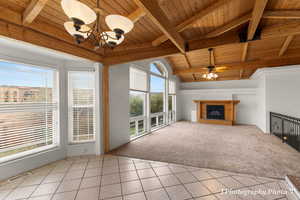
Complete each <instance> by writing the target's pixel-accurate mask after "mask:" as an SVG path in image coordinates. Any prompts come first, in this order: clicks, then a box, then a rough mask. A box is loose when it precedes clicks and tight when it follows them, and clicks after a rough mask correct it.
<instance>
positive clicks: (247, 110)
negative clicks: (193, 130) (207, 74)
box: [178, 82, 257, 124]
mask: <svg viewBox="0 0 300 200" xmlns="http://www.w3.org/2000/svg"><path fill="white" fill-rule="evenodd" d="M211 83H212V84H213V82H211ZM200 87H201V86H200ZM178 97H179V99H180V103H181V116H180V119H181V120H188V121H193V122H195V121H196V120H197V119H196V104H195V103H194V102H193V100H240V101H241V102H240V103H239V104H238V105H237V123H238V124H256V117H255V115H256V111H257V103H256V88H242V89H241V88H240V89H190V90H181V91H180V92H179V95H178Z"/></svg>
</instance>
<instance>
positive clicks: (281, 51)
mask: <svg viewBox="0 0 300 200" xmlns="http://www.w3.org/2000/svg"><path fill="white" fill-rule="evenodd" d="M293 38H294V36H293V35H289V36H287V38H286V39H285V41H284V43H283V45H282V46H281V48H280V51H279V54H278V55H279V56H282V55H283V54H284V53H285V52H286V50H287V49H288V47H289V45H290V43H291V42H292V40H293Z"/></svg>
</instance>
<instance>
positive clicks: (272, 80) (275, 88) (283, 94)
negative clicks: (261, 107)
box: [265, 66, 300, 132]
mask: <svg viewBox="0 0 300 200" xmlns="http://www.w3.org/2000/svg"><path fill="white" fill-rule="evenodd" d="M299 67H300V66H293V67H289V68H278V69H276V70H272V71H266V72H265V73H266V112H267V122H266V123H267V124H269V121H270V119H269V118H270V116H269V113H270V112H277V113H280V114H284V115H288V116H293V117H297V118H300V68H299ZM266 128H267V132H269V131H270V130H269V126H267V127H266Z"/></svg>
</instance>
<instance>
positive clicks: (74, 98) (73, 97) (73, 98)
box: [69, 71, 96, 142]
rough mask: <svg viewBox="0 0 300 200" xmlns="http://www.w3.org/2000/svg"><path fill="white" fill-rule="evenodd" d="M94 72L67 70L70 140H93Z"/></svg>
mask: <svg viewBox="0 0 300 200" xmlns="http://www.w3.org/2000/svg"><path fill="white" fill-rule="evenodd" d="M95 117H96V115H95V73H94V72H82V71H80V72H79V71H78V72H76V71H72V72H69V120H70V123H69V129H70V137H69V138H70V139H69V140H70V142H86V141H93V140H95V127H96V125H95Z"/></svg>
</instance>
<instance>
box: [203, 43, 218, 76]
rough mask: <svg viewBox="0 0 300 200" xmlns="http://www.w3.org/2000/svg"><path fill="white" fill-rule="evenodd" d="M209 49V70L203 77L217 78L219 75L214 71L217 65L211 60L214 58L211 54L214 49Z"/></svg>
mask: <svg viewBox="0 0 300 200" xmlns="http://www.w3.org/2000/svg"><path fill="white" fill-rule="evenodd" d="M208 51H209V66H208V67H207V70H208V72H207V73H205V74H203V75H202V78H205V79H207V80H213V79H217V78H218V77H219V76H218V74H216V73H215V72H214V70H215V66H213V65H212V64H211V63H212V62H211V59H212V55H211V54H212V51H213V49H212V48H209V49H208Z"/></svg>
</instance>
